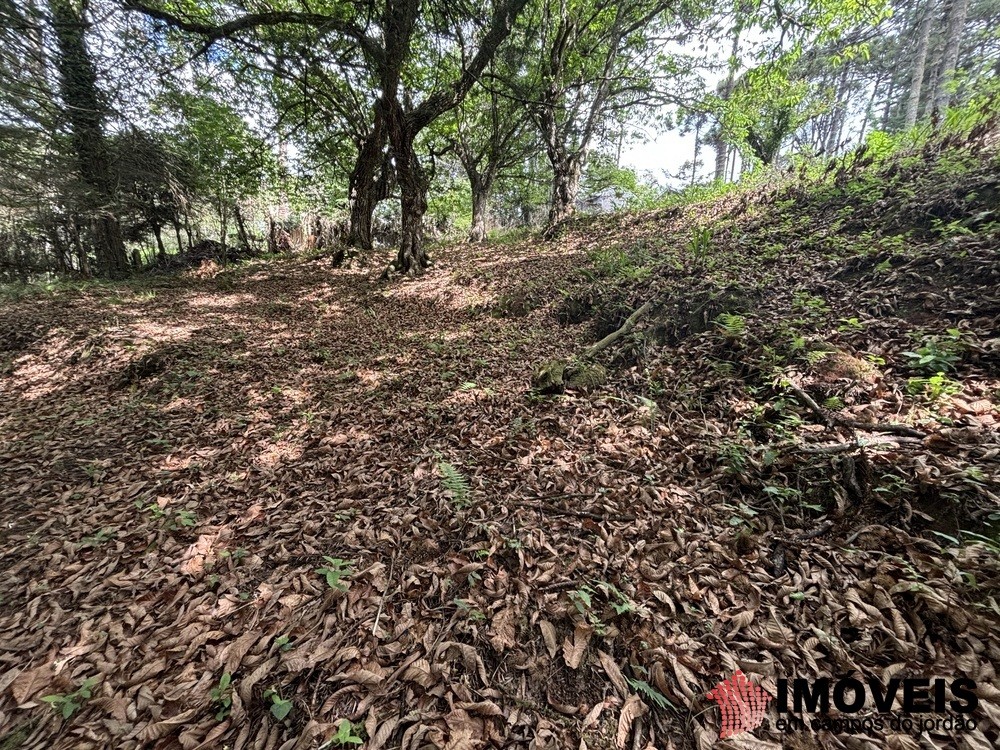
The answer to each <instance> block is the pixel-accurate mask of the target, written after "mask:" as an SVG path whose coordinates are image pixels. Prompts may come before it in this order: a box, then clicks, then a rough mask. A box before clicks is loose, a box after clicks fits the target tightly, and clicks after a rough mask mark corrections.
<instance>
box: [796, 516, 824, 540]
mask: <svg viewBox="0 0 1000 750" xmlns="http://www.w3.org/2000/svg"><path fill="white" fill-rule="evenodd" d="M832 528H833V521H823V523H821V524H820V525H819V526H817V527H816V528H815V529H812V530H810V531H806V532H803V533H801V534H798V535H796V536H793V537H792V538H791V539H789V541H790V542H805V541H808V540H810V539H815V538H816V537H820V536H823V534H825V533H826V532H828V531H829V530H830V529H832Z"/></svg>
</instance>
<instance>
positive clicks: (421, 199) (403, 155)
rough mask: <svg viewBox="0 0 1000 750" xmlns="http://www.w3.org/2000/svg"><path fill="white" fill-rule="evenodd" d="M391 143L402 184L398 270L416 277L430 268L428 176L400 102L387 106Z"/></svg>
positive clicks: (397, 257) (397, 176) (413, 133)
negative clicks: (425, 231) (426, 232)
mask: <svg viewBox="0 0 1000 750" xmlns="http://www.w3.org/2000/svg"><path fill="white" fill-rule="evenodd" d="M388 109H389V115H388V118H387V119H388V130H389V143H390V144H391V146H392V155H393V158H394V159H395V161H396V180H397V182H398V184H399V192H400V209H401V213H402V233H401V236H400V242H399V253H398V254H397V256H396V270H397V271H399V272H400V273H405V274H407V275H408V276H416V275H417V274H419V273H420V272H422V271H423V270H424V269H425V268H427V266H428V263H429V262H428V258H427V252H426V250H425V249H424V245H423V229H424V214H425V213H426V212H427V175H426V173H425V172H424V168H423V166H421V164H420V160H419V159H418V158H417V153H416V151H415V150H414V148H413V141H414V139H415V138H416V133H415V132H414V131H413V127H412V125H411V123H410V121H409V119H408V118H407V116H406V113H405V112H404V111H403V108H402V106H400V104H399V102H391V103H389V106H388Z"/></svg>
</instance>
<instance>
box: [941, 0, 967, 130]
mask: <svg viewBox="0 0 1000 750" xmlns="http://www.w3.org/2000/svg"><path fill="white" fill-rule="evenodd" d="M968 14H969V0H952V3H951V7H950V8H949V9H948V30H947V32H946V35H945V44H944V54H943V56H942V58H941V68H940V70H939V71H938V75H937V88H936V90H935V93H934V107H935V108H936V109H937V110H938V111H943V110H944V109H945V108H946V107H947V106H948V103H949V102H950V100H951V91H949V90H948V89H949V88H951V82H952V81H953V80H954V79H955V68H956V67H958V53H959V50H960V47H961V44H962V32H963V31H965V19H966V17H967V16H968Z"/></svg>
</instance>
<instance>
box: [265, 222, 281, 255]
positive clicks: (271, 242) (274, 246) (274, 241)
mask: <svg viewBox="0 0 1000 750" xmlns="http://www.w3.org/2000/svg"><path fill="white" fill-rule="evenodd" d="M267 253H268V255H277V254H278V227H277V226H275V223H274V217H273V216H268V217H267Z"/></svg>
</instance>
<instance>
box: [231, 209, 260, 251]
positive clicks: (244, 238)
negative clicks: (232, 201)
mask: <svg viewBox="0 0 1000 750" xmlns="http://www.w3.org/2000/svg"><path fill="white" fill-rule="evenodd" d="M234 216H236V231H237V233H239V236H240V242H242V243H243V247H244V248H246V250H247V252H255V251H256V249H255V248H254V247H253V246H252V245H251V244H250V233H249V232H248V231H247V225H246V222H245V221H244V220H243V211H242V210H241V209H240V204H239V203H236V206H235V213H234Z"/></svg>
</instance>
